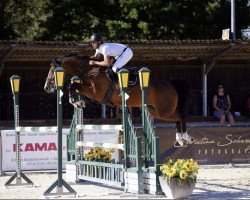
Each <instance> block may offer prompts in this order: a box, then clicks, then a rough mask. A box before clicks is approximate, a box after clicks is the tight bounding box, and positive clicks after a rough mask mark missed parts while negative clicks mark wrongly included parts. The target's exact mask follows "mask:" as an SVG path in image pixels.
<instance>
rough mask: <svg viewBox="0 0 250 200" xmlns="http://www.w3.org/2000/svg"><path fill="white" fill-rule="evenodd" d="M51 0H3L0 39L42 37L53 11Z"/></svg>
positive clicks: (0, 10)
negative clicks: (50, 7)
mask: <svg viewBox="0 0 250 200" xmlns="http://www.w3.org/2000/svg"><path fill="white" fill-rule="evenodd" d="M49 2H50V1H49V0H2V2H1V6H0V13H1V14H0V15H1V19H2V20H1V24H0V27H1V28H0V31H1V33H3V34H1V35H0V39H16V40H33V39H35V38H38V37H40V36H41V35H42V34H43V33H44V31H45V30H46V28H45V27H44V26H43V25H44V23H45V22H46V20H47V18H48V17H49V16H50V15H51V11H48V10H47V5H49Z"/></svg>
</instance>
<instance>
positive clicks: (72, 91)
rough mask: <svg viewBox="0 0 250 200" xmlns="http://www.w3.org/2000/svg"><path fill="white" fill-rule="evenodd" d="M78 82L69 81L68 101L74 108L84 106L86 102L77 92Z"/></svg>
mask: <svg viewBox="0 0 250 200" xmlns="http://www.w3.org/2000/svg"><path fill="white" fill-rule="evenodd" d="M79 86H80V85H79V83H71V84H70V85H69V103H71V104H72V105H73V106H74V107H76V108H83V107H84V108H85V106H86V104H85V101H84V99H83V96H82V95H81V94H80V93H79V90H78V89H79V88H80V87H79Z"/></svg>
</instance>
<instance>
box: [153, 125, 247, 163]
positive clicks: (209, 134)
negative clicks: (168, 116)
mask: <svg viewBox="0 0 250 200" xmlns="http://www.w3.org/2000/svg"><path fill="white" fill-rule="evenodd" d="M175 132H176V129H175V128H159V129H157V130H156V133H157V135H159V137H160V153H161V156H160V158H161V160H163V161H164V160H165V159H166V158H167V157H171V158H193V159H196V160H198V161H199V163H200V164H224V163H235V164H236V163H238V164H247V163H250V127H247V126H238V127H237V126H233V127H221V126H211V127H191V128H189V129H188V133H189V134H190V135H191V136H192V142H190V143H187V145H186V146H185V147H178V145H177V144H176V142H175Z"/></svg>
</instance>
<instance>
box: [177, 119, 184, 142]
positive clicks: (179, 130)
mask: <svg viewBox="0 0 250 200" xmlns="http://www.w3.org/2000/svg"><path fill="white" fill-rule="evenodd" d="M175 124H176V141H177V142H178V143H179V144H180V145H181V146H183V144H184V143H183V140H182V127H181V122H180V121H177V122H175Z"/></svg>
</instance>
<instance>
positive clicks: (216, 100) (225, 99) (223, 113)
mask: <svg viewBox="0 0 250 200" xmlns="http://www.w3.org/2000/svg"><path fill="white" fill-rule="evenodd" d="M213 107H214V109H215V111H214V116H215V117H217V118H219V119H220V124H221V125H222V126H224V125H225V120H226V117H227V118H228V120H229V123H230V125H234V123H235V121H234V117H233V114H232V113H231V112H230V109H231V99H230V97H229V95H228V94H227V93H226V92H225V89H224V86H223V85H222V84H219V85H218V90H217V94H216V95H214V97H213Z"/></svg>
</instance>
